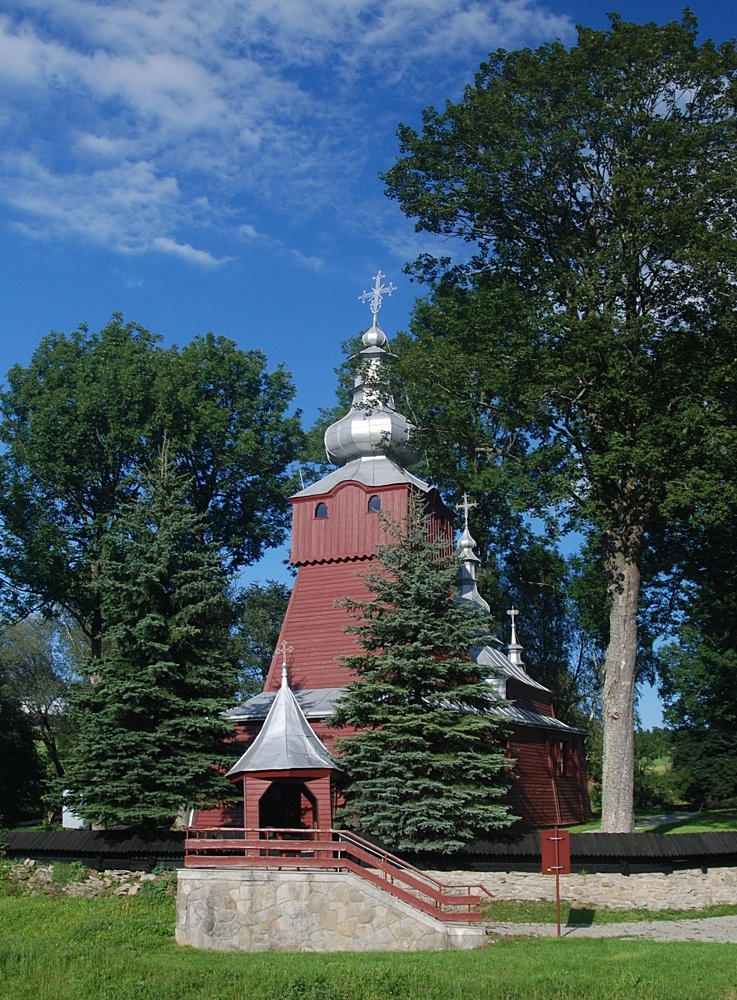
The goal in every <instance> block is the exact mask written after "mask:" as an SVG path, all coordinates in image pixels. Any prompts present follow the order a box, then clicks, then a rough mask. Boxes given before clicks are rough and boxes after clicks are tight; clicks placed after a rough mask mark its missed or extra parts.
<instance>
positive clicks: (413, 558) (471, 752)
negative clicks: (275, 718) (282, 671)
mask: <svg viewBox="0 0 737 1000" xmlns="http://www.w3.org/2000/svg"><path fill="white" fill-rule="evenodd" d="M385 523H386V524H387V528H388V530H389V532H390V534H391V535H392V536H393V541H392V542H390V543H388V544H385V545H382V546H379V548H378V561H379V566H378V567H377V568H376V569H375V570H371V571H369V572H367V573H366V574H365V583H366V587H367V589H368V590H369V591H370V592H371V593H372V594H373V595H374V596H373V599H371V600H368V601H355V600H352V599H346V600H345V601H343V602H342V604H343V606H344V607H346V608H348V610H349V612H350V614H351V616H352V617H354V618H356V619H359V623H358V624H356V625H353V626H350V628H351V631H353V632H355V634H356V636H357V639H358V643H359V645H360V646H361V648H362V652H361V653H358V654H356V655H354V656H350V657H346V660H345V662H346V663H347V665H348V666H349V667H350V668H351V669H352V670H353V671H355V673H356V674H357V675H358V679H357V680H356V681H354V682H353V683H351V684H350V685H349V686H348V687H347V689H346V691H345V693H344V694H343V695H342V697H341V699H340V702H339V704H338V707H337V710H336V712H335V714H334V716H333V719H332V722H333V723H334V724H336V725H339V726H341V727H350V728H355V729H356V730H357V732H355V733H354V734H352V735H350V736H348V735H347V736H345V737H342V738H341V739H340V740H339V741H338V745H337V747H338V751H339V753H340V755H341V758H342V759H341V765H342V767H343V768H344V769H345V771H346V772H347V775H348V777H349V779H350V784H349V785H348V788H347V791H346V803H345V807H344V809H343V810H342V812H341V814H340V815H341V818H342V819H343V820H344V821H345V822H346V823H347V825H349V826H352V827H354V828H355V829H357V830H358V831H362V832H366V833H369V834H372V835H374V836H376V837H379V838H380V839H381V840H382V841H383V842H384V843H386V844H387V845H388V846H389V847H391V848H393V849H395V850H413V851H414V850H421V851H445V852H447V851H456V850H459V849H460V848H461V847H463V845H464V844H467V843H469V842H471V841H473V840H475V839H477V838H479V837H483V836H484V835H487V834H488V833H489V832H490V831H492V830H495V829H498V828H500V827H504V826H507V825H508V824H509V823H510V822H511V821H512V819H513V818H514V817H513V816H512V815H511V814H510V811H509V807H508V806H507V805H506V804H505V803H504V801H503V798H504V794H505V791H506V789H507V786H508V783H509V775H508V771H509V768H510V764H511V762H510V760H509V759H507V757H506V755H505V741H504V737H503V732H502V730H501V728H500V722H499V721H498V718H496V717H495V715H494V712H493V707H494V703H495V702H496V703H497V704H498V701H497V700H496V699H495V696H494V692H493V688H492V686H491V685H490V684H489V683H488V673H487V670H486V668H483V667H480V666H479V665H478V664H476V663H474V662H472V660H471V659H470V656H469V651H470V649H471V647H474V646H476V647H478V646H480V645H483V644H484V643H485V641H486V639H487V638H488V636H487V626H486V623H485V619H484V618H483V616H482V615H481V614H480V613H479V614H477V613H476V612H474V611H470V610H468V609H465V608H462V607H460V606H459V605H458V603H457V602H456V601H455V599H454V591H455V587H456V578H457V573H458V563H457V560H456V558H455V556H454V555H453V554H452V553H451V552H448V551H447V549H448V546H447V542H446V543H443V542H432V541H430V540H429V522H428V518H427V516H426V515H425V514H424V513H423V510H422V507H421V505H420V501H419V499H416V500H414V502H413V503H412V505H411V508H410V513H409V515H408V517H407V518H406V520H404V521H401V522H393V521H391V520H390V519H386V522H385Z"/></svg>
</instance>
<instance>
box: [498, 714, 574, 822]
mask: <svg viewBox="0 0 737 1000" xmlns="http://www.w3.org/2000/svg"><path fill="white" fill-rule="evenodd" d="M560 739H561V736H560V735H559V734H558V733H555V732H550V731H547V730H544V729H534V728H532V727H527V726H525V727H522V726H520V727H519V728H517V729H515V730H514V731H513V733H512V735H511V737H510V741H509V742H510V747H511V750H512V753H513V755H514V757H515V758H516V764H515V766H514V774H515V779H514V781H513V782H512V786H511V788H510V790H509V795H508V801H509V803H510V805H511V806H512V810H513V812H515V813H516V814H517V815H518V816H520V817H521V818H522V823H523V825H524V826H528V827H537V828H541V827H545V826H554V825H556V824H561V825H563V826H565V825H568V824H571V823H581V822H583V821H584V820H586V819H588V818H589V815H590V813H589V803H588V796H587V795H586V790H585V789H586V764H585V757H584V755H583V754H584V750H583V739H582V738H580V737H566V738H565V739H564V740H563V742H565V743H567V745H568V748H569V749H568V752H567V755H566V761H567V765H568V771H567V773H566V774H564V775H561V774H557V773H555V772H556V771H557V768H556V766H555V764H554V759H553V744H554V742H555V741H558V740H560Z"/></svg>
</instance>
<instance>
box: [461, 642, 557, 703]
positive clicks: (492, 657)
mask: <svg viewBox="0 0 737 1000" xmlns="http://www.w3.org/2000/svg"><path fill="white" fill-rule="evenodd" d="M471 659H472V660H473V662H474V663H480V664H481V665H482V666H484V667H491V669H492V670H493V671H494V673H495V674H496V675H497V676H498V677H506V678H509V677H512V678H514V680H516V681H519V682H520V684H524V685H526V686H527V687H532V688H537V689H538V690H539V691H545V693H546V694H550V688H546V687H545V685H544V684H539V683H538V682H537V681H536V680H534V679H533V678H532V677H530V675H529V674H528V673H527V671H526V670H525V668H524V667H523V666H522V665H521V664H516V663H512V661H511V660H510V659H509V657H508V656H505V655H504V653H502V651H501V650H500V649H494V648H493V646H481V647H478V646H476V647H474V648H473V649H472V650H471Z"/></svg>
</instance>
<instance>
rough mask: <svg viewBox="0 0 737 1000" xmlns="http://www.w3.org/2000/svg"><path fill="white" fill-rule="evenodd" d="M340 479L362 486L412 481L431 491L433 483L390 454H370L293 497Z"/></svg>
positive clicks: (329, 487) (325, 489) (331, 485)
mask: <svg viewBox="0 0 737 1000" xmlns="http://www.w3.org/2000/svg"><path fill="white" fill-rule="evenodd" d="M340 483H360V484H361V485H362V486H368V487H374V486H395V485H397V484H398V483H409V484H410V485H411V486H414V487H416V489H418V490H422V491H423V493H428V492H429V491H430V490H431V489H432V487H431V486H429V485H428V484H427V483H426V482H424V481H423V480H422V479H418V478H417V476H413V475H412V473H411V472H407V470H406V469H403V468H402V467H401V466H400V465H397V463H396V462H393V461H392V460H391V459H390V458H389V457H388V456H387V455H371V456H364V457H363V458H354V459H353V461H352V462H348V463H347V464H346V465H343V466H341V467H340V468H339V469H335V470H334V471H333V472H330V473H328V475H327V476H325V477H324V478H323V479H319V480H318V481H317V482H316V483H313V484H312V485H311V486H307V487H306V488H305V489H303V490H300V491H299V493H295V494H294V497H293V499H300V498H301V497H311V496H318V495H322V494H323V493H329V492H330V491H331V490H332V489H333V488H334V487H335V486H338V485H339V484H340Z"/></svg>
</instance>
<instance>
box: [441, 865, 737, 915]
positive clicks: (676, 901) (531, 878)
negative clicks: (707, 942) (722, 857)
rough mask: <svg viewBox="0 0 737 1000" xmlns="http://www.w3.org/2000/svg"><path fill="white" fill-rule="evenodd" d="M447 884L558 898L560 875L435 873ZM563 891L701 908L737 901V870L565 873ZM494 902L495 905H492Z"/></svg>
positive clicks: (639, 904)
mask: <svg viewBox="0 0 737 1000" xmlns="http://www.w3.org/2000/svg"><path fill="white" fill-rule="evenodd" d="M428 874H430V875H432V876H433V877H434V878H436V879H438V880H439V881H441V882H455V883H463V884H466V885H467V884H468V883H478V884H480V885H484V886H486V888H487V889H488V890H489V891H490V892H492V893H493V894H494V896H495V897H496V898H497V899H504V900H507V899H523V900H535V899H547V900H554V899H555V878H554V877H553V876H550V875H538V874H535V873H534V872H462V871H455V872H429V873H428ZM560 895H561V899H563V900H565V901H566V902H571V903H576V904H577V905H578V906H581V907H588V908H591V909H597V908H598V907H608V908H611V909H618V910H626V909H635V908H644V909H649V910H669V909H673V910H700V909H703V908H704V907H705V906H712V905H718V904H720V903H731V904H735V903H737V869H735V868H709V869H708V870H707V871H706V872H702V871H701V869H700V868H695V869H689V870H687V871H679V872H672V873H671V874H669V875H664V874H661V873H658V872H647V873H640V874H635V875H618V874H600V873H596V874H591V875H581V874H578V875H561V877H560ZM492 905H493V904H492Z"/></svg>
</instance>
